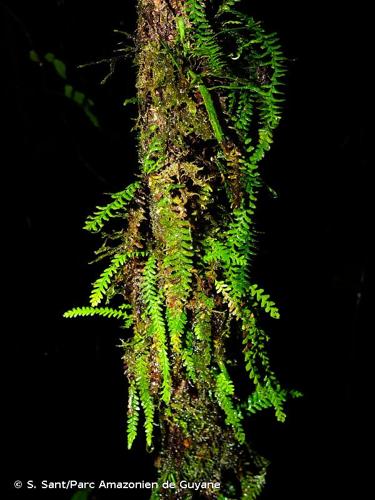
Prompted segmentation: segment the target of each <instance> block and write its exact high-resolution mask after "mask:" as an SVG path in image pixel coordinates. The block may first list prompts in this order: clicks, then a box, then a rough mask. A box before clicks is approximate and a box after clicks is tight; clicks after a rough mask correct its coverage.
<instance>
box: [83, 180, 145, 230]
mask: <svg viewBox="0 0 375 500" xmlns="http://www.w3.org/2000/svg"><path fill="white" fill-rule="evenodd" d="M139 186H140V183H139V182H133V184H130V186H128V187H127V188H126V189H124V190H123V191H119V192H118V193H115V194H112V195H111V198H112V199H113V201H112V202H111V203H108V205H105V206H104V207H96V208H97V211H96V212H94V213H93V214H92V215H90V216H89V217H88V218H87V220H86V222H85V225H84V229H87V231H91V232H93V233H95V232H98V231H100V230H101V229H102V227H103V226H104V224H105V223H106V222H108V221H109V220H110V219H111V218H112V217H114V216H115V214H116V215H117V213H116V212H119V211H120V210H122V209H124V208H125V207H126V205H127V204H128V203H129V202H130V201H131V200H132V198H133V197H134V195H135V192H136V191H137V189H138V188H139Z"/></svg>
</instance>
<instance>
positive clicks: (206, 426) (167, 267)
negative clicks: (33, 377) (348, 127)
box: [66, 0, 298, 499]
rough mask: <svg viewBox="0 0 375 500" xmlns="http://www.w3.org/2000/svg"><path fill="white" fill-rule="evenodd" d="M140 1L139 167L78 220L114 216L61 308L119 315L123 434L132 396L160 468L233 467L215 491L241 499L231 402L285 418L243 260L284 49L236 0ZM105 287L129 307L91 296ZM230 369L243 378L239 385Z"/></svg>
mask: <svg viewBox="0 0 375 500" xmlns="http://www.w3.org/2000/svg"><path fill="white" fill-rule="evenodd" d="M146 4H148V2H140V4H139V6H140V9H139V13H140V16H141V20H140V24H139V27H138V32H137V37H138V38H137V50H138V53H137V58H136V63H137V66H138V78H137V91H138V94H137V103H138V105H139V116H138V120H137V125H136V127H137V130H138V131H139V156H140V158H139V164H140V173H139V178H138V180H137V181H136V182H134V183H133V184H131V185H130V186H129V187H128V188H127V189H125V190H124V191H121V192H120V193H117V194H116V195H113V196H112V201H111V203H109V204H108V205H107V206H105V207H98V209H97V211H96V212H95V213H94V215H92V216H90V217H89V219H88V220H87V222H86V225H85V227H86V229H88V230H90V231H93V232H97V231H100V230H101V229H102V228H103V226H104V224H105V223H106V222H108V223H109V222H110V221H111V219H113V218H117V224H116V226H115V227H116V230H115V229H113V230H112V231H111V226H110V224H108V226H109V227H108V229H107V228H106V233H105V235H104V237H105V242H104V245H103V247H102V248H101V249H100V251H99V252H98V253H99V259H102V258H108V257H109V258H110V262H109V264H108V265H107V267H106V269H105V270H104V271H103V272H102V273H101V275H100V277H99V278H98V279H97V280H96V281H95V282H94V285H93V289H92V292H91V296H90V302H91V307H87V308H77V309H72V310H71V311H68V313H66V317H75V316H90V315H93V314H99V315H102V316H109V317H118V318H119V319H122V320H124V321H125V323H126V324H130V321H132V322H133V333H134V334H133V335H131V336H130V337H129V338H128V339H127V340H126V341H124V342H123V344H122V346H123V349H124V357H123V360H124V366H125V373H126V375H127V377H128V379H129V384H130V388H129V400H128V427H127V433H128V446H129V448H130V447H131V446H132V443H133V442H134V439H135V437H136V434H137V426H138V420H139V408H142V410H143V413H144V428H145V433H146V443H147V446H148V447H149V448H150V447H151V446H152V445H153V443H154V442H161V443H162V446H163V447H164V448H163V450H162V451H161V453H160V457H159V459H158V460H160V464H161V465H160V472H159V479H161V480H162V481H164V480H165V478H169V477H170V474H171V471H172V472H173V474H174V476H176V477H174V478H173V479H174V481H173V482H176V483H178V481H177V479H176V478H178V479H186V478H191V477H212V478H214V477H215V478H218V480H219V479H220V478H221V477H223V474H226V473H227V472H228V471H229V475H233V474H232V472H234V473H235V475H236V477H237V480H238V482H237V486H234V485H232V486H231V487H228V488H227V490H228V492H229V493H228V498H233V495H236V494H237V493H236V492H237V491H240V490H241V498H243V499H247V498H248V499H255V498H256V497H257V496H258V495H259V493H260V491H261V489H262V487H263V484H264V477H265V469H266V464H265V462H264V461H262V460H260V459H258V458H257V457H255V455H254V454H253V453H252V452H250V451H249V449H248V447H247V445H246V444H245V443H246V436H247V420H245V418H244V417H245V416H247V417H249V416H250V417H251V415H252V414H253V413H255V412H258V411H261V410H263V409H269V408H273V409H274V411H275V414H276V418H277V419H278V420H280V421H283V420H284V419H285V403H286V400H287V397H288V396H289V395H291V396H296V395H298V394H297V393H293V392H292V391H287V390H286V389H284V388H283V387H282V386H281V385H280V383H279V381H278V379H277V377H276V374H275V373H274V372H273V370H272V368H271V362H270V358H269V354H268V349H267V343H268V340H269V337H268V335H266V333H265V332H264V331H263V329H262V322H263V318H264V313H268V314H269V315H270V316H271V317H272V318H278V317H279V311H278V309H277V307H276V304H275V302H274V301H273V300H272V299H271V298H270V296H269V295H268V294H266V293H265V292H264V290H263V289H262V288H260V286H259V285H258V284H257V283H256V282H255V281H254V278H253V272H252V271H253V269H252V266H253V265H254V258H255V255H256V253H257V249H258V246H259V245H260V243H259V242H258V241H257V240H258V238H257V234H258V233H257V231H256V229H255V226H256V225H255V216H256V205H257V201H258V198H259V197H260V196H261V194H262V188H263V183H262V179H261V173H260V169H259V166H260V161H261V160H262V158H263V157H264V155H265V153H266V152H267V151H268V149H269V148H270V145H271V143H272V141H273V133H274V129H275V128H276V126H277V125H278V123H279V120H280V114H281V110H280V103H281V97H280V85H281V84H282V78H283V75H284V72H285V69H284V57H283V55H282V53H281V51H280V48H279V43H278V40H277V37H276V35H274V34H271V35H268V34H267V33H266V32H265V30H264V29H263V27H262V25H261V24H260V23H258V22H256V21H255V20H254V19H253V18H251V17H249V16H245V15H243V14H241V13H240V12H239V11H238V10H237V8H236V7H237V4H239V0H223V1H220V2H219V1H215V0H211V1H210V2H205V1H204V0H186V2H181V3H180V5H181V8H180V10H179V12H178V13H176V15H174V14H173V13H172V10H171V9H170V8H169V7H168V6H167V2H166V1H165V0H160V2H158V5H159V6H160V11H158V16H159V15H160V19H159V17H158V16H153V15H152V13H150V12H149V10H148V9H146V8H145V5H146ZM150 5H151V3H150ZM156 17H157V18H158V20H159V21H161V23H160V22H159V21H158V23H159V24H158V26H154V25H153V23H154V18H155V19H156ZM172 18H173V23H172V24H171V25H169V24H168V25H164V24H163V22H164V21H165V22H169V21H170V20H171V19H172ZM125 209H126V210H125ZM120 225H121V227H120V229H118V227H119V226H120ZM115 295H116V296H117V299H119V295H120V296H122V297H123V300H124V302H125V303H126V304H130V306H129V307H130V308H129V309H126V308H125V307H127V306H124V308H123V309H121V308H117V309H116V308H110V307H98V306H99V305H100V304H101V303H102V302H103V301H104V300H105V304H107V303H108V304H110V303H112V302H111V301H112V299H113V298H114V296H115ZM117 299H116V300H117ZM241 341H242V342H243V352H242V353H241V352H237V351H240V349H238V345H239V344H240V342H241ZM236 346H237V349H236ZM227 367H228V368H227ZM241 368H242V370H243V371H246V372H247V373H248V384H249V385H248V387H247V388H246V386H244V387H242V388H241V391H239V390H238V388H236V384H235V382H236V380H237V377H241V375H240V370H241ZM228 369H229V371H228ZM232 370H233V371H232ZM229 372H230V373H231V375H232V376H233V380H232V379H231V377H230V375H229ZM249 421H250V422H251V418H250V419H249ZM154 429H157V430H158V432H157V433H155V436H154ZM159 431H160V433H159ZM197 457H199V460H198V459H197ZM249 464H251V467H250V469H249V470H248V471H247V472H245V468H247V467H248V465H249ZM158 491H159V490H158ZM157 495H159V493H155V494H154V496H157ZM221 498H224V493H223V495H221Z"/></svg>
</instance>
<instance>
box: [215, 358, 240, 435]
mask: <svg viewBox="0 0 375 500" xmlns="http://www.w3.org/2000/svg"><path fill="white" fill-rule="evenodd" d="M220 369H221V372H220V373H219V375H218V376H217V378H216V392H215V395H216V399H217V401H218V403H219V405H220V407H221V409H222V410H223V411H224V413H225V416H226V423H227V424H228V425H231V426H232V427H233V430H234V433H235V436H236V438H237V440H238V441H239V443H241V444H242V443H244V442H245V439H246V436H245V432H244V430H243V427H242V422H241V421H242V419H243V416H242V413H241V410H240V409H239V408H236V407H235V405H234V403H233V401H232V399H233V396H234V384H233V382H232V380H231V379H230V377H229V374H228V372H227V370H226V368H225V367H224V365H223V364H221V367H220Z"/></svg>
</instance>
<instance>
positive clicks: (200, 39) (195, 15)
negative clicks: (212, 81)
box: [186, 0, 226, 75]
mask: <svg viewBox="0 0 375 500" xmlns="http://www.w3.org/2000/svg"><path fill="white" fill-rule="evenodd" d="M186 10H187V14H188V16H189V20H190V23H191V27H192V29H191V30H190V32H191V37H192V39H193V41H194V43H193V46H192V49H193V51H194V52H195V55H196V56H198V57H201V58H203V59H204V60H205V61H206V63H207V65H208V67H209V71H210V72H211V73H212V74H216V75H219V74H221V75H222V74H223V71H224V68H225V66H226V63H225V57H224V53H223V51H222V49H221V47H220V45H219V44H218V42H217V40H216V35H215V32H214V30H213V28H212V26H211V24H210V22H209V20H208V17H207V13H206V5H205V1H204V0H187V1H186Z"/></svg>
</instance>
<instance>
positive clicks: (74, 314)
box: [64, 304, 133, 328]
mask: <svg viewBox="0 0 375 500" xmlns="http://www.w3.org/2000/svg"><path fill="white" fill-rule="evenodd" d="M130 307H131V306H130ZM126 309H129V306H128V305H127V304H124V305H123V306H120V307H119V308H118V309H113V308H111V307H88V306H87V307H75V308H73V309H70V310H69V311H66V312H65V313H64V318H78V317H85V316H103V317H104V318H116V319H123V320H125V326H126V327H127V328H128V327H129V326H130V325H131V324H132V323H133V316H131V315H130V314H128V313H127V312H126Z"/></svg>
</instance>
